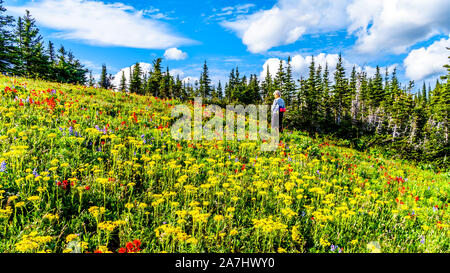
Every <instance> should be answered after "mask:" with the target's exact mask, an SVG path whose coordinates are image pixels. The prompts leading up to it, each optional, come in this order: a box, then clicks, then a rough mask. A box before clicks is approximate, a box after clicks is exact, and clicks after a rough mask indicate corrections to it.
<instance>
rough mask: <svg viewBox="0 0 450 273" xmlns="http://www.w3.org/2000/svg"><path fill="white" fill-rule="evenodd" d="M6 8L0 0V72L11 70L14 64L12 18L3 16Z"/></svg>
mask: <svg viewBox="0 0 450 273" xmlns="http://www.w3.org/2000/svg"><path fill="white" fill-rule="evenodd" d="M5 11H6V9H5V8H4V7H3V0H0V72H12V71H13V65H14V44H13V35H12V33H11V28H12V26H13V22H14V19H13V17H11V16H5V15H3V13H4V12H5Z"/></svg>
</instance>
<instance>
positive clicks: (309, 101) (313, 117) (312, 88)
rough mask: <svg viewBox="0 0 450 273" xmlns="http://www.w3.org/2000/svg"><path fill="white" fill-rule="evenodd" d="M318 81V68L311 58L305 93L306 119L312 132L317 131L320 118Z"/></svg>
mask: <svg viewBox="0 0 450 273" xmlns="http://www.w3.org/2000/svg"><path fill="white" fill-rule="evenodd" d="M316 84H317V81H316V66H315V62H314V56H312V57H311V63H310V65H309V76H308V79H307V80H306V88H305V93H304V100H305V118H306V120H307V121H308V123H309V124H308V126H309V127H310V128H309V129H310V130H313V131H314V130H316V126H317V116H318V111H319V109H318V92H317V85H316Z"/></svg>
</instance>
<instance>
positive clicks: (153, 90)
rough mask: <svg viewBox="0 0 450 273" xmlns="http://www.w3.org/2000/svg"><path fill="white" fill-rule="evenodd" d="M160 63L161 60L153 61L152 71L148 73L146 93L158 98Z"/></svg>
mask: <svg viewBox="0 0 450 273" xmlns="http://www.w3.org/2000/svg"><path fill="white" fill-rule="evenodd" d="M161 62H162V59H161V58H157V59H155V60H153V70H152V71H151V72H150V78H149V79H148V90H147V93H148V94H150V95H152V96H155V97H158V96H160V90H159V88H160V83H161V79H162V72H161Z"/></svg>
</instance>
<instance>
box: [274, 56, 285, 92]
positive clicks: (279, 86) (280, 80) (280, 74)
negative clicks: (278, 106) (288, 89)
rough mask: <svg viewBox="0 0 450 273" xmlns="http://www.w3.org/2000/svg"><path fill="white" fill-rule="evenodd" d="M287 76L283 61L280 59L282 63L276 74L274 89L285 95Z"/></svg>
mask: <svg viewBox="0 0 450 273" xmlns="http://www.w3.org/2000/svg"><path fill="white" fill-rule="evenodd" d="M285 77H286V76H285V73H284V67H283V61H282V60H280V64H279V65H278V71H277V74H276V75H275V79H274V81H273V85H274V91H275V90H278V91H280V92H281V95H282V96H284V95H285V90H284V83H285Z"/></svg>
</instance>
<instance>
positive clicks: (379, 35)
mask: <svg viewBox="0 0 450 273" xmlns="http://www.w3.org/2000/svg"><path fill="white" fill-rule="evenodd" d="M449 12H450V1H448V0H430V1H423V0H379V1H373V0H278V2H277V3H276V4H275V5H274V6H273V7H272V8H271V9H268V10H260V11H257V12H255V13H253V14H249V15H246V16H244V17H239V18H238V19H237V20H233V21H230V20H228V21H223V22H221V25H222V26H223V27H225V28H227V29H230V30H232V31H234V32H235V33H236V34H237V35H238V36H239V37H240V38H241V39H242V42H243V43H244V44H245V45H246V46H247V48H248V50H249V51H250V52H252V53H262V52H266V51H267V50H269V49H271V48H273V47H277V46H281V45H286V44H292V43H294V42H296V41H298V40H299V39H300V37H301V36H302V35H305V34H320V33H329V32H333V31H337V30H347V31H348V33H349V34H354V35H355V36H356V38H357V41H356V44H355V47H354V49H355V51H357V52H359V53H364V54H367V53H371V54H379V53H394V54H400V53H405V52H406V51H407V50H408V48H409V47H410V46H412V45H414V44H416V43H417V42H420V41H425V40H428V39H429V38H430V37H432V36H434V35H436V34H440V33H449V32H450V16H448V14H449Z"/></svg>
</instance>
